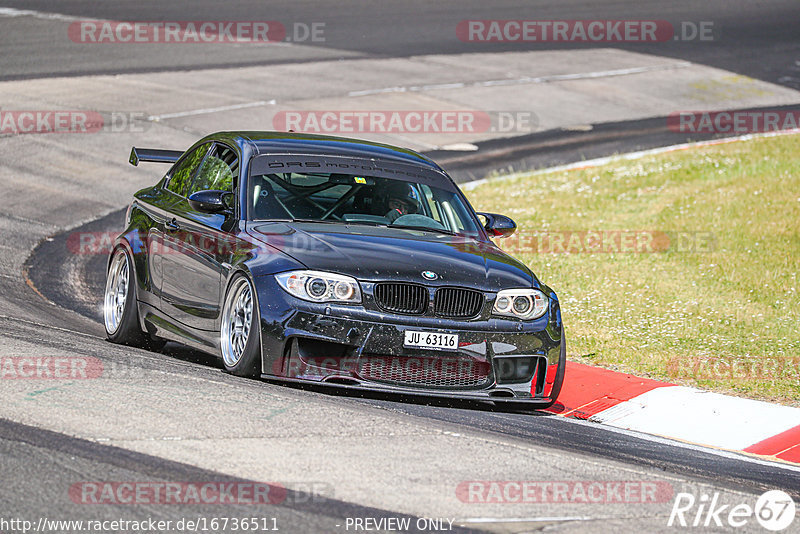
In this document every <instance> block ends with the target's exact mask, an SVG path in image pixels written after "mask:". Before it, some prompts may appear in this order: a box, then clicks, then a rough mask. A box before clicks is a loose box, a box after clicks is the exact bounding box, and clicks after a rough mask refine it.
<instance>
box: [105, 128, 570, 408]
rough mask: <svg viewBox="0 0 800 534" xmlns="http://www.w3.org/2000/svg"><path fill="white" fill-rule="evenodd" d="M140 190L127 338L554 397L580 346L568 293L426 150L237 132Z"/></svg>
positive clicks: (125, 249)
mask: <svg viewBox="0 0 800 534" xmlns="http://www.w3.org/2000/svg"><path fill="white" fill-rule="evenodd" d="M130 161H131V163H132V164H133V165H137V164H138V163H139V162H140V161H149V162H162V163H169V164H171V168H170V170H169V171H168V172H167V173H166V175H164V177H163V178H161V180H159V181H158V183H157V184H155V185H154V186H152V187H148V188H146V189H143V190H141V191H139V192H137V193H136V194H135V195H134V199H133V202H132V203H131V205H130V207H129V208H128V212H127V215H126V219H125V230H124V231H123V232H122V234H121V235H119V237H118V238H117V239H116V241H115V246H114V249H113V252H112V253H111V256H110V258H109V262H108V277H107V282H106V289H105V296H104V318H105V328H106V332H107V334H108V339H109V340H110V341H112V342H115V343H124V344H129V345H138V346H143V347H158V346H160V345H162V344H163V343H164V342H165V341H167V340H171V341H177V342H180V343H184V344H186V345H189V346H191V347H194V348H197V349H200V350H203V351H207V352H211V353H213V354H218V355H220V356H221V357H222V362H223V365H224V367H225V369H226V370H227V371H228V372H230V373H233V374H236V375H241V376H260V377H262V378H265V379H270V380H280V381H289V382H298V381H300V382H317V383H320V382H322V383H325V384H329V385H336V386H340V387H344V388H362V389H369V390H375V391H382V392H396V393H402V394H405V395H424V396H432V397H458V398H466V399H478V400H487V401H492V402H495V403H504V402H505V403H523V404H525V405H526V406H530V407H531V408H543V407H547V406H549V405H551V404H552V403H554V402H555V401H556V398H557V396H558V394H559V391H560V390H561V384H562V382H563V380H564V369H565V361H566V344H565V340H564V329H563V326H562V323H561V313H560V309H559V302H558V298H557V297H556V294H555V292H554V291H553V290H551V289H550V288H549V287H547V286H546V285H544V284H543V283H542V282H540V281H539V279H538V278H537V277H536V275H534V274H533V273H532V272H531V271H530V269H528V268H527V267H526V266H525V265H524V264H522V263H520V262H519V261H517V260H515V259H514V258H512V257H510V256H508V255H507V254H505V253H504V252H503V251H502V250H500V248H498V247H497V246H496V245H495V244H494V243H493V242H492V240H491V239H492V238H498V237H505V236H508V235H511V234H512V233H513V232H514V231H515V230H516V225H515V223H514V222H513V221H512V220H511V219H509V218H508V217H504V216H502V215H496V214H490V213H476V212H475V211H473V209H472V207H471V206H470V204H469V202H468V201H467V199H466V198H465V197H464V195H463V194H462V192H461V191H460V190H459V189H458V187H457V186H456V185H455V183H454V182H453V180H452V179H451V178H450V177H449V176H448V175H447V173H446V172H445V171H444V170H443V169H442V168H441V167H439V166H438V165H437V164H435V163H434V162H433V161H431V160H430V159H428V158H426V157H425V156H422V155H420V154H418V153H416V152H413V151H410V150H405V149H402V148H398V147H393V146H389V145H382V144H377V143H371V142H366V141H360V140H355V139H346V138H337V137H325V136H314V135H303V134H295V133H277V132H221V133H215V134H212V135H209V136H207V137H205V138H204V139H201V140H200V141H198V142H197V143H196V144H195V145H194V146H192V147H191V148H189V149H188V150H187V151H185V152H180V151H172V150H156V149H139V148H134V149H133V150H132V152H131V160H130Z"/></svg>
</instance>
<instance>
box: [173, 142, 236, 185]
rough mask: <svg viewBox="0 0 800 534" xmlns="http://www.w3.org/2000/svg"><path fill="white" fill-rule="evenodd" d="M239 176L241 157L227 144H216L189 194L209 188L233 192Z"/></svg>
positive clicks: (196, 176)
mask: <svg viewBox="0 0 800 534" xmlns="http://www.w3.org/2000/svg"><path fill="white" fill-rule="evenodd" d="M238 177H239V158H238V157H237V156H236V152H234V151H233V150H231V149H230V148H228V147H226V146H225V145H214V148H212V149H211V152H210V153H209V154H208V157H206V159H205V161H204V162H203V165H202V167H200V171H198V173H197V174H196V175H195V177H194V181H193V182H192V186H191V187H190V188H189V191H188V194H187V195H186V196H189V195H191V194H192V193H196V192H197V191H205V190H207V189H218V190H222V191H231V192H233V190H234V187H236V180H237V178H238Z"/></svg>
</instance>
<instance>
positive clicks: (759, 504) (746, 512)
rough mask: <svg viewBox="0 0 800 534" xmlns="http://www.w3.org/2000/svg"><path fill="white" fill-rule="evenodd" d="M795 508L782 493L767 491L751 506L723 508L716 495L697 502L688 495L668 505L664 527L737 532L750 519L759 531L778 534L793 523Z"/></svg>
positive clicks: (791, 501)
mask: <svg viewBox="0 0 800 534" xmlns="http://www.w3.org/2000/svg"><path fill="white" fill-rule="evenodd" d="M795 513H796V505H795V502H794V501H793V500H792V498H791V497H790V496H789V495H788V494H787V493H786V492H784V491H781V490H771V491H768V492H766V493H764V494H763V495H761V496H760V497H759V498H758V500H756V503H755V505H754V506H751V505H750V504H748V503H735V504H730V503H728V504H723V503H722V502H721V501H720V495H719V493H718V492H714V495H712V496H709V495H707V494H705V493H704V494H702V495H700V497H699V498H697V497H695V496H694V495H692V494H691V493H683V492H681V493H678V494H677V495H675V502H674V503H673V504H672V512H671V513H670V514H669V520H668V521H667V526H670V527H672V526H680V527H690V528H700V529H703V530H706V529H709V528H714V527H726V528H727V527H733V528H741V527H744V526H746V525H752V524H753V519H755V521H757V522H758V524H759V525H761V526H762V527H763V528H765V529H767V530H769V531H772V532H779V531H782V530H785V529H786V528H788V527H789V526H790V525H791V524H792V522H793V521H794V516H795Z"/></svg>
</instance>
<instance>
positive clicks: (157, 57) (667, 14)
mask: <svg viewBox="0 0 800 534" xmlns="http://www.w3.org/2000/svg"><path fill="white" fill-rule="evenodd" d="M0 5H2V6H6V7H12V8H16V9H25V10H36V11H41V12H45V13H60V14H63V15H67V16H71V17H75V18H76V19H78V20H80V19H82V18H98V19H103V20H141V21H176V20H177V21H181V20H226V21H227V20H276V21H279V22H281V23H283V25H284V26H285V27H287V28H293V27H294V24H296V23H298V24H307V25H310V24H312V23H314V22H321V23H324V24H325V33H324V39H325V40H324V42H314V43H309V42H308V41H304V42H301V43H299V45H300V46H294V47H288V48H287V47H280V48H278V47H272V48H269V47H264V48H258V49H253V50H250V49H247V47H238V48H236V49H235V51H234V52H233V53H232V52H231V48H226V46H229V45H219V46H218V47H216V48H213V49H211V50H209V48H208V47H205V46H204V47H202V50H200V49H198V48H197V47H195V48H192V45H188V46H182V47H181V46H179V47H174V46H173V47H169V46H167V47H164V46H159V45H152V44H145V45H126V44H120V45H114V46H103V47H93V46H92V45H80V44H74V45H67V46H65V45H64V43H63V40H62V39H61V37H62V36H61V35H60V34H57V33H50V34H46V33H45V34H42V33H37V32H36V31H35V30H36V29H37V28H38V27H39V25H40V24H46V21H38V22H37V21H29V22H26V23H24V24H17V25H14V26H12V27H6V29H5V31H4V32H3V35H2V36H0V39H1V40H2V46H3V50H4V54H3V55H2V57H0V79H13V78H24V77H41V76H63V75H82V74H98V73H124V72H143V71H153V70H175V69H195V68H209V67H235V66H242V65H266V64H271V63H285V62H297V61H308V60H312V59H313V60H320V59H330V60H332V61H335V60H336V59H338V58H340V57H348V56H354V55H355V56H371V57H376V56H377V57H401V56H413V55H422V54H463V53H471V52H502V51H518V50H545V49H547V50H553V49H571V48H577V49H580V48H588V47H591V46H593V45H591V44H583V43H580V44H570V43H476V42H462V41H461V40H459V39H458V37H457V36H456V31H455V28H456V26H457V24H458V23H459V22H460V21H462V20H505V19H512V20H518V19H537V20H572V19H581V20H592V19H605V20H665V21H668V22H670V23H671V24H672V25H673V27H676V26H680V24H681V23H682V22H691V23H699V22H700V21H707V22H712V23H713V28H714V31H713V34H714V39H713V40H712V41H704V42H700V41H697V40H692V41H682V40H679V41H673V42H666V43H631V44H623V45H621V46H618V45H617V44H615V43H610V46H612V47H620V48H625V49H627V50H632V51H635V52H641V53H646V54H656V55H661V56H667V57H673V58H681V59H686V60H689V61H693V62H697V63H702V64H706V65H711V66H714V67H719V68H721V69H725V70H729V71H731V72H736V73H740V74H745V75H747V76H750V77H753V78H758V79H761V80H765V81H769V82H772V83H777V84H783V85H787V86H790V87H794V88H800V64H798V60H799V59H800V42H798V41H799V40H798V36H797V22H798V20H800V5H798V3H797V2H795V1H794V0H771V1H769V2H764V3H762V2H751V1H748V0H710V1H705V2H696V1H693V0H675V1H671V2H663V1H659V0H646V1H638V0H622V1H614V2H611V1H599V2H591V1H586V0H565V1H560V2H543V1H531V2H520V1H513V0H499V1H496V2H483V1H480V0H466V1H454V0H444V1H439V2H436V3H435V4H434V5H432V4H431V3H430V2H429V1H426V0H410V1H409V0H385V1H381V2H371V1H367V0H362V1H342V2H313V1H294V0H279V1H273V2H268V3H265V2H261V1H259V0H234V1H228V2H217V1H214V0H201V1H193V2H188V1H185V0H184V1H179V2H158V1H153V0H150V1H131V0H125V1H120V2H95V1H92V0H17V1H13V0H11V1H9V0H5V1H3V2H2V3H0ZM290 34H291V30H290ZM306 44H310V45H313V46H305V45H306ZM602 46H608V44H605V43H604V44H602ZM32 58H35V61H32Z"/></svg>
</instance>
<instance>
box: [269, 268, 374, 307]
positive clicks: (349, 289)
mask: <svg viewBox="0 0 800 534" xmlns="http://www.w3.org/2000/svg"><path fill="white" fill-rule="evenodd" d="M275 278H276V279H277V280H278V284H280V286H281V287H282V288H283V289H285V290H286V292H287V293H289V294H290V295H294V296H295V297H297V298H299V299H303V300H310V301H312V302H346V303H348V304H358V303H360V302H361V288H360V287H359V285H358V282H357V281H356V279H355V278H351V277H349V276H344V275H341V274H334V273H324V272H320V271H289V272H285V273H280V274H276V275H275Z"/></svg>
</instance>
